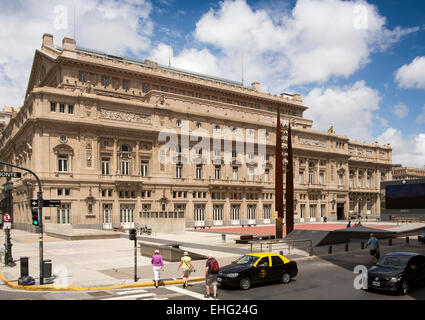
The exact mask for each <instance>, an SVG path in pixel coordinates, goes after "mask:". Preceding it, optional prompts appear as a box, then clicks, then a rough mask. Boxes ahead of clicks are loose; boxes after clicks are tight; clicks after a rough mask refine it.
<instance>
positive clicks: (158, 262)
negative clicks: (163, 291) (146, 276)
mask: <svg viewBox="0 0 425 320" xmlns="http://www.w3.org/2000/svg"><path fill="white" fill-rule="evenodd" d="M151 263H152V268H153V276H154V280H155V288H158V282H159V271H160V270H161V269H162V271H164V260H163V259H162V256H161V255H160V254H159V250H155V254H154V255H153V256H152V260H151Z"/></svg>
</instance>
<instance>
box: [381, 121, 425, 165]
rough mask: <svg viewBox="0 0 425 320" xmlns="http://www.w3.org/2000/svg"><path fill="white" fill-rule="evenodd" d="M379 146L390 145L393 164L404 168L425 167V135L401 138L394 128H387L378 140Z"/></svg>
mask: <svg viewBox="0 0 425 320" xmlns="http://www.w3.org/2000/svg"><path fill="white" fill-rule="evenodd" d="M377 141H378V142H379V143H380V144H387V143H390V145H391V148H392V150H393V163H395V164H401V165H403V166H404V167H406V166H407V167H415V168H424V166H425V133H420V134H418V135H411V136H407V137H406V136H403V133H402V132H401V131H400V130H398V129H394V128H388V129H387V130H385V131H384V132H383V133H382V134H381V135H380V136H379V137H378V138H377Z"/></svg>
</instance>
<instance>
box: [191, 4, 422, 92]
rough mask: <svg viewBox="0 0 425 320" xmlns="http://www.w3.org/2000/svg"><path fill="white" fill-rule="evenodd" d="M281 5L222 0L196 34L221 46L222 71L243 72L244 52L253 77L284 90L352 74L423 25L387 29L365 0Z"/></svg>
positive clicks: (247, 67) (209, 12) (202, 20)
mask: <svg viewBox="0 0 425 320" xmlns="http://www.w3.org/2000/svg"><path fill="white" fill-rule="evenodd" d="M359 7H360V8H364V11H363V12H364V13H365V17H364V19H365V21H366V22H367V24H366V25H365V28H362V25H361V24H360V25H359V24H358V23H357V25H356V21H357V22H358V15H359V12H357V11H356V9H357V8H359ZM278 10H279V9H276V10H275V12H274V14H273V16H272V15H271V14H270V13H269V12H267V11H266V10H263V9H258V10H253V9H252V8H251V7H250V6H249V5H248V4H247V3H246V1H243V0H239V1H238V0H237V1H230V0H227V1H223V2H221V6H220V8H219V9H218V10H214V9H210V10H209V11H208V12H207V13H206V14H205V15H204V16H203V17H202V18H201V19H200V20H199V21H198V23H197V24H196V30H195V32H194V36H195V38H196V39H197V40H198V41H200V42H201V43H204V44H208V45H212V46H214V47H215V48H217V49H219V50H220V52H221V58H220V61H221V62H222V63H220V67H221V69H222V70H223V71H222V73H224V74H226V73H227V74H229V73H231V72H233V74H235V73H236V74H238V73H240V71H239V70H240V67H239V66H238V67H237V68H236V67H235V66H234V64H235V63H234V61H240V60H241V57H242V56H243V57H244V60H246V63H245V67H246V70H245V73H246V78H247V79H248V81H250V82H252V81H254V80H260V81H261V82H262V83H265V86H266V87H267V88H271V89H272V90H274V91H281V90H284V89H285V88H287V87H289V86H291V85H297V84H306V83H315V82H325V81H327V80H329V79H330V78H331V77H333V76H338V77H348V76H350V75H352V74H353V73H354V72H355V71H357V70H359V69H360V68H361V67H363V66H364V65H365V64H366V63H368V62H369V60H370V55H371V53H372V52H374V51H377V50H385V49H386V48H388V47H389V46H390V45H391V44H393V43H395V42H397V41H399V40H400V38H401V37H402V36H403V35H406V34H409V33H411V32H414V31H417V30H418V28H410V29H402V28H399V27H397V28H395V29H393V30H389V29H387V28H386V27H385V22H386V21H385V18H384V17H382V16H381V15H380V14H379V12H378V10H377V9H376V7H375V6H373V5H370V4H368V3H367V2H365V1H361V0H357V1H341V0H321V1H317V0H298V1H297V3H296V5H295V7H294V8H293V10H292V11H288V10H287V6H285V5H282V9H281V11H280V12H278ZM277 17H279V18H277ZM356 19H357V20H356ZM230 61H233V65H232V64H231V63H229V62H230ZM277 93H280V92H277Z"/></svg>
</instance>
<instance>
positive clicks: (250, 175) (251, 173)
mask: <svg viewBox="0 0 425 320" xmlns="http://www.w3.org/2000/svg"><path fill="white" fill-rule="evenodd" d="M248 180H249V181H253V180H254V168H248Z"/></svg>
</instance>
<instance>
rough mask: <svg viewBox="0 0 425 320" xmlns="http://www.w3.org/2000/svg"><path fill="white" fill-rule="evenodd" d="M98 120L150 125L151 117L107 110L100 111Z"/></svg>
mask: <svg viewBox="0 0 425 320" xmlns="http://www.w3.org/2000/svg"><path fill="white" fill-rule="evenodd" d="M100 118H102V119H109V120H117V121H126V122H135V123H143V124H152V116H151V115H146V114H139V113H133V112H124V111H114V110H108V109H103V108H102V109H100Z"/></svg>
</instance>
